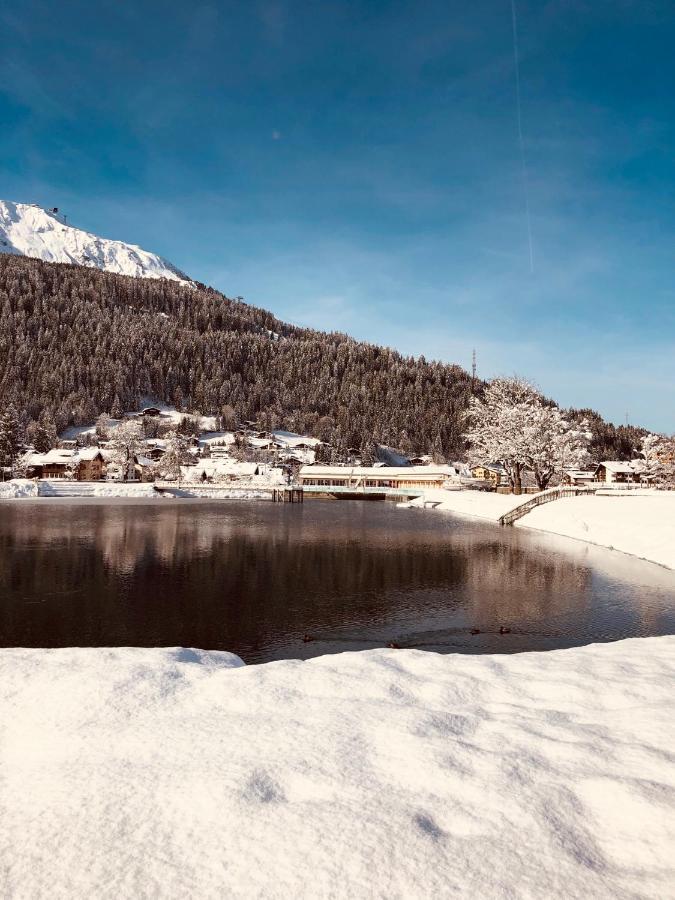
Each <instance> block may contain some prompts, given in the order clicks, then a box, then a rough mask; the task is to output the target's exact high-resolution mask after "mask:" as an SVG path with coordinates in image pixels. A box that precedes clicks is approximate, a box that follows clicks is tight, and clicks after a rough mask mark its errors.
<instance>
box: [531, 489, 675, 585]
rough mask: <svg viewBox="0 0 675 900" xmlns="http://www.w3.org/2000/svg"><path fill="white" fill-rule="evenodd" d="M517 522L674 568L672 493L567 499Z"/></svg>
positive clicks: (674, 505) (674, 504)
mask: <svg viewBox="0 0 675 900" xmlns="http://www.w3.org/2000/svg"><path fill="white" fill-rule="evenodd" d="M516 524H517V525H518V526H521V527H527V528H536V529H538V530H540V531H549V532H553V533H554V534H561V535H565V536H566V537H573V538H579V539H580V540H583V541H590V542H591V543H593V544H600V545H602V546H603V547H612V548H613V549H615V550H621V551H623V552H624V553H631V554H632V555H633V556H639V557H641V558H642V559H647V560H650V561H651V562H656V563H660V564H661V565H662V566H668V568H670V569H675V492H671V491H667V492H666V491H661V492H658V491H655V492H653V493H644V494H636V493H631V492H630V491H628V492H626V493H623V492H622V493H620V494H619V493H614V494H609V493H608V494H607V495H596V496H594V497H570V498H566V499H564V500H556V501H554V502H553V503H547V504H546V505H545V506H540V507H538V508H537V509H534V510H533V511H532V512H530V513H528V514H527V515H526V516H524V517H523V518H522V519H520V520H519V521H518V522H517V523H516Z"/></svg>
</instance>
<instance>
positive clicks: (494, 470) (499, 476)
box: [471, 463, 506, 487]
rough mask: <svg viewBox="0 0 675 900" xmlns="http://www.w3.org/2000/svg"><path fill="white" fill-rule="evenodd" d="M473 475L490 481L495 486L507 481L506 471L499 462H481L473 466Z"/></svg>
mask: <svg viewBox="0 0 675 900" xmlns="http://www.w3.org/2000/svg"><path fill="white" fill-rule="evenodd" d="M471 476H472V477H473V478H477V479H478V480H479V481H489V482H491V483H492V484H493V485H494V486H495V487H499V486H500V485H501V484H502V483H503V482H504V481H506V471H505V469H504V467H503V466H500V465H498V464H497V463H479V464H478V465H476V466H471Z"/></svg>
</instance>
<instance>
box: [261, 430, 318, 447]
mask: <svg viewBox="0 0 675 900" xmlns="http://www.w3.org/2000/svg"><path fill="white" fill-rule="evenodd" d="M272 436H273V437H274V439H275V440H276V441H279V443H280V444H283V445H284V446H285V447H297V446H299V445H301V444H304V445H305V446H306V447H316V446H317V445H318V444H320V443H321V441H320V440H319V438H314V437H308V436H307V435H302V434H294V433H293V432H292V431H273V432H272Z"/></svg>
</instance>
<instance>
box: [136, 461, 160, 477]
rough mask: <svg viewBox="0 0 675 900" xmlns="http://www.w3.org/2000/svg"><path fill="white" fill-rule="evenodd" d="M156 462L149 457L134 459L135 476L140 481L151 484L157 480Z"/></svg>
mask: <svg viewBox="0 0 675 900" xmlns="http://www.w3.org/2000/svg"><path fill="white" fill-rule="evenodd" d="M155 465H156V464H155V461H154V460H153V459H150V457H148V456H136V457H134V475H135V476H136V478H137V479H138V481H143V482H149V481H154V480H155Z"/></svg>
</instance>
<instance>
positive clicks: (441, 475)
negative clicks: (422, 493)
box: [298, 465, 459, 491]
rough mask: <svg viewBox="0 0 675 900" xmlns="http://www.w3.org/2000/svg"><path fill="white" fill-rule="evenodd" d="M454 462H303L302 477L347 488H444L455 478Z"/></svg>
mask: <svg viewBox="0 0 675 900" xmlns="http://www.w3.org/2000/svg"><path fill="white" fill-rule="evenodd" d="M458 476H459V472H458V471H457V469H456V468H455V467H454V466H433V465H431V466H378V467H374V466H303V467H302V468H301V469H300V472H299V475H298V479H299V482H300V485H301V486H303V487H326V488H331V487H333V488H343V489H348V490H354V491H366V490H367V489H368V488H378V489H381V488H425V487H426V488H440V487H443V485H444V484H445V483H446V482H448V481H455V480H456V479H457V478H458Z"/></svg>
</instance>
